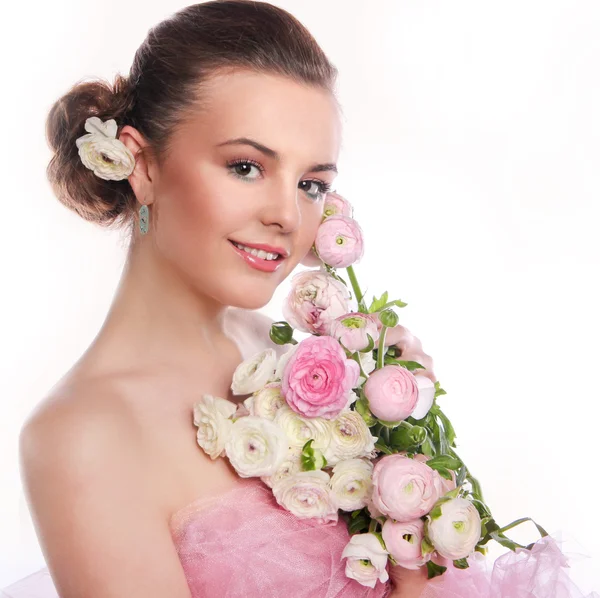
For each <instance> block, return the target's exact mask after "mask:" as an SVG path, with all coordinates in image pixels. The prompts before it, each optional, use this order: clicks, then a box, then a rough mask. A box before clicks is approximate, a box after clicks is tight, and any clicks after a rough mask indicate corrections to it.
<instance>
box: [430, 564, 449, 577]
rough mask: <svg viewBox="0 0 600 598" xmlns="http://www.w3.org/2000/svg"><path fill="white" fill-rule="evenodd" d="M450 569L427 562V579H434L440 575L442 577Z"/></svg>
mask: <svg viewBox="0 0 600 598" xmlns="http://www.w3.org/2000/svg"><path fill="white" fill-rule="evenodd" d="M447 568H448V567H443V566H442V565H436V564H435V563H434V562H433V561H427V579H433V578H434V577H437V576H438V575H442V573H444V571H445V570H446V569H447Z"/></svg>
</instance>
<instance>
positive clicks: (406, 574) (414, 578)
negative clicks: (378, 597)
mask: <svg viewBox="0 0 600 598" xmlns="http://www.w3.org/2000/svg"><path fill="white" fill-rule="evenodd" d="M388 573H389V575H390V580H391V582H392V588H393V589H392V593H391V594H390V595H389V597H388V598H419V596H421V594H422V593H423V590H424V589H425V586H426V585H427V567H419V568H418V569H406V567H401V566H400V565H396V566H392V565H390V567H389V569H388Z"/></svg>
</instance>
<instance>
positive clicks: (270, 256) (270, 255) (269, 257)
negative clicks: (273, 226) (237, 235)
mask: <svg viewBox="0 0 600 598" xmlns="http://www.w3.org/2000/svg"><path fill="white" fill-rule="evenodd" d="M232 243H233V244H234V245H235V246H236V247H238V248H239V249H243V250H244V251H245V252H246V253H251V254H252V255H255V256H256V257H259V258H261V259H263V260H276V259H277V258H278V257H279V254H278V253H269V252H268V251H263V250H262V249H255V248H252V247H248V246H247V245H242V244H241V243H236V242H235V241H232Z"/></svg>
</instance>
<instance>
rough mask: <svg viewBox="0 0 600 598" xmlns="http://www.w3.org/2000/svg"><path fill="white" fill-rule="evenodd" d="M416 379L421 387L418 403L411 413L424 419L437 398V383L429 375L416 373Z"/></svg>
mask: <svg viewBox="0 0 600 598" xmlns="http://www.w3.org/2000/svg"><path fill="white" fill-rule="evenodd" d="M415 380H416V382H417V386H418V387H419V398H418V399H417V404H416V406H415V408H414V409H413V412H412V413H411V414H410V416H411V417H414V418H415V419H423V418H424V417H425V416H426V415H427V414H428V413H429V410H430V409H431V406H432V405H433V399H434V398H435V384H434V383H433V382H432V381H431V380H430V379H429V378H428V377H427V376H422V375H420V374H415Z"/></svg>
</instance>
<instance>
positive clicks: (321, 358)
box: [281, 336, 360, 419]
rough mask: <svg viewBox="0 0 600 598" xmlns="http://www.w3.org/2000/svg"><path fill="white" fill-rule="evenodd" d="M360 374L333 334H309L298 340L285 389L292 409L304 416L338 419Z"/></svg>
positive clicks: (285, 374)
mask: <svg viewBox="0 0 600 598" xmlns="http://www.w3.org/2000/svg"><path fill="white" fill-rule="evenodd" d="M359 375H360V368H359V367H358V363H356V361H354V360H353V359H347V358H346V353H345V352H344V350H343V349H342V347H341V346H340V344H339V343H338V342H337V341H336V340H335V339H334V338H332V337H331V336H309V337H308V338H305V339H304V340H302V341H300V343H298V349H297V350H296V351H295V352H294V354H293V355H292V357H291V358H290V360H289V361H288V363H287V364H286V366H285V368H284V370H283V378H282V380H281V389H282V392H283V396H284V397H285V400H286V401H287V403H288V405H289V406H290V408H291V409H293V410H294V411H296V413H299V414H300V415H303V416H304V417H322V418H324V419H334V418H335V417H336V416H337V415H339V413H340V412H341V411H342V410H343V409H344V408H345V407H346V404H347V403H348V395H349V393H350V391H351V390H352V388H354V387H355V386H356V384H357V381H358V377H359Z"/></svg>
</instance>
